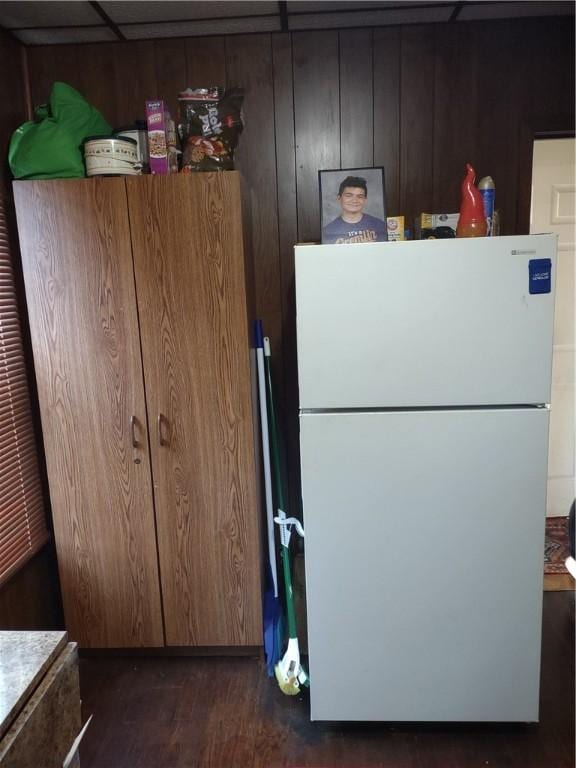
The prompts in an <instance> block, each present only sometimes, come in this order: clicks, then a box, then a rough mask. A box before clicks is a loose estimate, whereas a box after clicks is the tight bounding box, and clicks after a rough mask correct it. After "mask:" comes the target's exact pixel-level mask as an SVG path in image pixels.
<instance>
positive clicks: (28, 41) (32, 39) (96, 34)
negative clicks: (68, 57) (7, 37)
mask: <svg viewBox="0 0 576 768" xmlns="http://www.w3.org/2000/svg"><path fill="white" fill-rule="evenodd" d="M14 36H15V37H17V38H18V40H20V41H21V42H22V43H24V44H25V45H57V44H59V43H104V42H106V43H107V42H110V41H111V40H118V38H117V37H116V35H115V34H114V32H112V30H111V29H109V28H108V27H76V28H74V27H64V28H62V27H57V28H52V29H46V28H44V29H42V28H39V29H20V30H16V31H15V32H14Z"/></svg>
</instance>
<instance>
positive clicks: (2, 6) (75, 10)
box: [0, 2, 102, 29]
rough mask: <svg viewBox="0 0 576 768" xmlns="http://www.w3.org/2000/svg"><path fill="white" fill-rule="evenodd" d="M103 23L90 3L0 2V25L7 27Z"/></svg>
mask: <svg viewBox="0 0 576 768" xmlns="http://www.w3.org/2000/svg"><path fill="white" fill-rule="evenodd" d="M101 23H102V19H101V18H100V16H98V14H97V13H96V11H94V9H93V8H92V6H91V5H90V3H84V2H59V3H56V2H54V3H53V2H19V3H17V2H0V26H2V27H5V28H6V29H16V28H19V27H45V26H62V27H66V26H69V25H71V24H72V25H73V24H101Z"/></svg>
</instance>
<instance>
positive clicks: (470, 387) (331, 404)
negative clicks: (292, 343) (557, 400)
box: [296, 235, 556, 409]
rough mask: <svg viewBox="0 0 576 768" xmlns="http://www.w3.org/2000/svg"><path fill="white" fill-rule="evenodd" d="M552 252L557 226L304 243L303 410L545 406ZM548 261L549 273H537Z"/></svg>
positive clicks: (300, 296) (299, 285) (300, 253)
mask: <svg viewBox="0 0 576 768" xmlns="http://www.w3.org/2000/svg"><path fill="white" fill-rule="evenodd" d="M555 252H556V237H555V236H554V235H532V236H523V237H495V238H472V239H466V240H425V241H416V242H411V243H376V244H357V245H332V246H331V245H320V246H298V247H296V303H297V331H298V333H297V336H298V374H299V386H300V408H302V409H328V408H378V407H407V406H424V407H428V406H447V405H461V406H466V405H508V404H530V403H548V402H549V401H550V379H551V366H552V330H553V309H554V290H553V288H554V285H553V281H554V275H555V269H554V259H555ZM540 259H551V261H552V272H551V280H550V281H546V280H544V281H540V282H538V281H536V280H535V279H534V277H533V278H532V281H531V279H530V274H529V268H530V264H531V263H532V266H534V264H536V265H537V264H538V263H540V262H539V260H540ZM531 288H532V290H534V289H538V288H543V289H544V290H546V289H549V292H543V293H530V289H531Z"/></svg>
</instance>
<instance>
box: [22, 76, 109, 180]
mask: <svg viewBox="0 0 576 768" xmlns="http://www.w3.org/2000/svg"><path fill="white" fill-rule="evenodd" d="M34 116H35V119H34V120H33V121H30V122H27V123H24V124H23V125H21V126H20V128H18V129H17V130H16V131H15V132H14V133H13V134H12V138H11V140H10V148H9V150H8V162H9V164H10V169H11V171H12V174H13V175H14V178H16V179H69V178H78V177H81V176H85V175H86V171H85V168H84V158H83V153H82V142H83V141H85V140H86V139H87V138H88V137H89V136H97V135H102V134H110V133H111V132H112V129H111V127H110V126H109V125H108V123H107V122H106V120H104V118H103V117H102V115H101V114H100V112H98V110H97V109H95V108H94V107H92V106H90V104H88V102H87V101H86V100H85V99H84V97H83V96H82V95H81V94H79V93H78V91H76V90H74V88H72V87H71V86H70V85H67V84H66V83H54V84H53V85H52V90H51V92H50V103H49V104H43V105H42V106H41V107H38V108H37V109H36V110H35V112H34Z"/></svg>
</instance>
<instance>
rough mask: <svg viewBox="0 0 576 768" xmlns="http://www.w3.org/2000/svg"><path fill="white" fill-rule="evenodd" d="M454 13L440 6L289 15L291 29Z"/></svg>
mask: <svg viewBox="0 0 576 768" xmlns="http://www.w3.org/2000/svg"><path fill="white" fill-rule="evenodd" d="M451 13H452V8H450V7H439V8H432V7H431V8H422V7H419V8H408V7H406V8H396V9H390V10H378V11H358V12H354V13H345V12H341V13H318V14H304V15H302V16H299V15H297V16H293V15H288V27H289V29H290V30H293V31H296V30H305V29H330V28H332V29H334V28H338V29H340V28H346V27H350V28H351V27H376V26H380V27H384V26H387V25H389V24H425V23H430V22H440V21H448V19H449V18H450V15H451Z"/></svg>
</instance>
